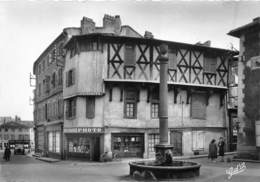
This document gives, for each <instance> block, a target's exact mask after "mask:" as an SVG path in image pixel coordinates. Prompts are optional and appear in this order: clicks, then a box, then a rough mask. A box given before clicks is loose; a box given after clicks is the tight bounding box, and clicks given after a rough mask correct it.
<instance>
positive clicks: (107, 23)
mask: <svg viewBox="0 0 260 182" xmlns="http://www.w3.org/2000/svg"><path fill="white" fill-rule="evenodd" d="M114 23H115V18H114V17H113V16H110V15H107V14H105V15H104V18H103V27H104V28H107V27H113V26H114Z"/></svg>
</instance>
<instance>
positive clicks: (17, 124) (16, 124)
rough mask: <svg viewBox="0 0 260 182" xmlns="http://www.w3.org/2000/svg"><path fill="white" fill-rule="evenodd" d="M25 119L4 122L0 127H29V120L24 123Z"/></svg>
mask: <svg viewBox="0 0 260 182" xmlns="http://www.w3.org/2000/svg"><path fill="white" fill-rule="evenodd" d="M24 122H25V121H22V122H21V121H17V122H16V121H10V122H6V123H3V124H1V125H0V128H11V129H16V128H31V127H32V126H31V124H30V122H28V124H27V123H24Z"/></svg>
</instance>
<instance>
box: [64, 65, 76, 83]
mask: <svg viewBox="0 0 260 182" xmlns="http://www.w3.org/2000/svg"><path fill="white" fill-rule="evenodd" d="M74 84H75V69H71V70H69V71H68V72H67V73H66V86H67V87H70V86H72V85H74Z"/></svg>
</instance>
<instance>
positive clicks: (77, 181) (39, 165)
mask: <svg viewBox="0 0 260 182" xmlns="http://www.w3.org/2000/svg"><path fill="white" fill-rule="evenodd" d="M193 161H197V162H200V163H201V164H202V168H201V175H200V177H199V178H196V179H191V180H188V181H192V182H193V181H194V182H201V181H202V182H207V181H209V182H223V181H231V182H239V181H241V182H244V181H247V182H258V181H260V163H246V167H247V168H246V170H245V171H244V172H242V173H239V174H236V175H234V176H232V178H231V179H230V180H229V179H227V175H226V172H225V170H226V169H228V168H229V167H236V165H237V164H238V162H232V163H221V162H217V163H211V162H208V160H207V159H196V160H193ZM128 172H129V168H128V164H127V161H123V162H113V163H87V162H75V161H61V162H57V163H46V162H42V161H39V160H36V159H34V158H32V157H29V156H22V155H16V156H12V159H11V161H10V162H5V161H2V157H1V165H0V181H1V182H54V181H55V182H57V181H58V182H59V181H60V182H70V181H73V182H83V181H84V182H88V181H89V182H95V181H102V182H103V181H111V182H112V181H129V182H132V181H135V180H133V179H132V178H130V177H129V176H128Z"/></svg>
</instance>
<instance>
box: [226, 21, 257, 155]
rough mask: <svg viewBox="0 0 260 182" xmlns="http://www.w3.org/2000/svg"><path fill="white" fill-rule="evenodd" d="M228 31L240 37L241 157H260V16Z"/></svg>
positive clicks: (239, 110) (239, 140)
mask: <svg viewBox="0 0 260 182" xmlns="http://www.w3.org/2000/svg"><path fill="white" fill-rule="evenodd" d="M228 34H229V35H231V36H234V37H237V38H240V54H239V59H238V122H239V125H238V129H239V130H238V144H237V150H238V157H240V158H251V159H260V148H259V147H260V110H259V108H260V105H259V104H260V86H259V82H260V69H259V68H260V67H259V65H260V17H257V18H255V19H253V21H252V22H250V23H248V24H246V25H244V26H241V27H239V28H236V29H234V30H231V31H230V32H229V33H228Z"/></svg>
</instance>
